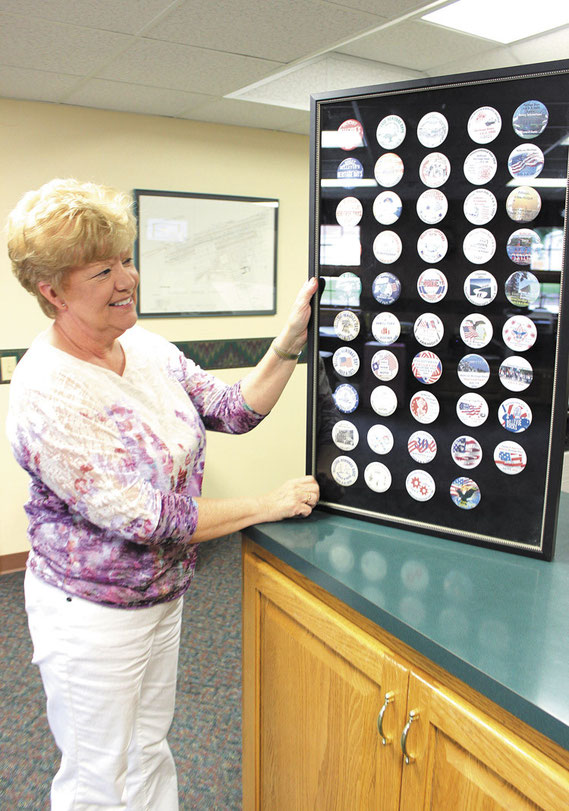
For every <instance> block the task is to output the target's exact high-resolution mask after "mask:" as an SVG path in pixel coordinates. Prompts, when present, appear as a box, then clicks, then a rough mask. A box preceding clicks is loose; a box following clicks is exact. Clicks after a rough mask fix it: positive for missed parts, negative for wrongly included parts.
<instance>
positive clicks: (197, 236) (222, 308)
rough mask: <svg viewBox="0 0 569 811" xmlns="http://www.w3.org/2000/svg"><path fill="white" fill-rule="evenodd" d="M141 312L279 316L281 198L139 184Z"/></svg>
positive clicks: (184, 315) (136, 197)
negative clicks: (277, 301)
mask: <svg viewBox="0 0 569 811" xmlns="http://www.w3.org/2000/svg"><path fill="white" fill-rule="evenodd" d="M133 197H134V203H135V213H136V217H137V220H138V235H137V240H136V245H135V262H136V266H137V268H138V270H139V273H140V285H139V294H138V302H137V308H138V314H139V316H141V317H142V318H191V317H200V316H232V315H274V314H275V313H276V290H277V238H278V209H279V201H278V199H276V198H268V197H241V196H236V195H221V194H199V193H194V192H178V191H159V190H153V189H134V191H133Z"/></svg>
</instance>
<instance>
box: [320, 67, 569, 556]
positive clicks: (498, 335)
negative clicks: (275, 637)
mask: <svg viewBox="0 0 569 811" xmlns="http://www.w3.org/2000/svg"><path fill="white" fill-rule="evenodd" d="M534 102H539V104H534ZM492 111H493V112H492ZM496 112H497V113H498V116H495V115H494V113H496ZM432 113H436V114H437V115H435V116H434V117H433V116H431V115H430V114H432ZM441 116H442V118H441ZM514 116H515V122H516V123H515V126H514ZM498 119H500V121H498ZM401 122H403V125H404V126H402V125H401ZM445 122H446V128H447V129H446V134H445ZM380 123H381V127H380V126H379V125H380ZM378 128H379V137H380V139H381V142H380V140H378ZM441 138H442V140H440V139H441ZM310 140H311V149H310V161H311V165H310V175H311V190H310V194H311V197H310V246H309V251H310V275H311V276H313V275H316V276H319V277H320V280H321V282H320V298H319V300H318V302H317V303H316V304H315V306H314V308H313V318H312V322H311V327H310V331H309V346H308V420H307V454H306V457H307V472H309V473H311V474H313V475H314V476H316V478H317V479H318V481H319V483H320V488H321V502H320V507H321V508H323V509H325V510H328V511H331V512H338V513H342V514H347V515H353V516H354V517H358V518H363V519H366V520H370V521H376V522H380V523H387V524H391V525H395V526H399V527H401V528H406V529H410V530H413V531H418V532H423V533H427V534H434V535H437V536H441V537H446V538H450V539H452V540H456V541H460V542H463V543H469V544H473V545H478V546H485V547H489V548H493V549H500V550H503V551H506V552H512V553H517V554H523V555H528V556H531V557H537V558H542V559H545V560H551V559H552V557H553V554H554V542H555V531H556V523H557V510H558V503H559V492H560V484H561V474H562V468H563V453H564V448H565V435H566V426H567V413H568V408H567V405H568V390H567V379H568V374H567V366H568V350H569V328H568V324H567V314H566V313H565V312H564V309H566V308H564V301H565V298H566V295H567V291H566V278H565V276H566V275H565V273H564V268H565V267H567V258H568V247H567V239H566V222H565V211H566V207H567V176H568V171H567V151H568V150H567V145H568V144H569V61H567V60H563V61H557V62H548V63H540V64H536V65H527V66H521V67H516V68H510V69H500V70H492V71H481V72H475V73H467V74H459V75H453V76H443V77H434V78H428V79H420V80H413V81H406V82H398V83H394V84H389V85H381V86H371V87H363V88H355V89H349V90H344V91H340V92H334V93H321V94H317V95H313V96H312V100H311V136H310ZM398 141H399V142H398ZM393 144H395V146H393ZM536 147H537V150H536V149H535V148H536ZM539 150H541V154H542V156H543V161H542V160H541V158H540V157H539V155H540V152H539ZM474 152H478V153H479V154H477V155H476V156H474V155H473V154H472V153H474ZM488 152H489V153H490V155H488V154H486V153H488ZM434 153H439V154H442V155H443V157H444V158H446V163H445V161H444V160H443V159H442V158H439V157H437V156H436V155H435V154H434ZM482 153H484V154H482ZM385 155H388V156H393V155H395V158H393V157H388V158H384V156H385ZM380 158H381V160H380ZM378 161H379V163H378ZM358 164H359V166H358ZM540 164H541V168H540ZM341 165H342V166H341ZM401 170H402V176H400V175H401ZM532 172H533V173H536V172H537V174H533V175H532V174H531V173H532ZM393 181H395V182H393ZM527 188H529V189H530V191H529V192H528V191H526V189H527ZM480 190H485V191H487V192H490V195H488V194H486V193H484V194H482V195H480ZM425 192H442V194H443V195H444V198H445V199H444V200H443V199H442V198H441V197H440V195H439V194H428V195H425V196H424V193H425ZM474 192H478V193H477V194H471V193H474ZM394 193H395V195H394ZM469 196H470V197H469ZM492 196H493V198H494V201H495V203H492ZM395 197H398V198H399V203H398V202H397V200H396V199H395ZM467 197H469V205H468V206H467V211H468V218H467V215H466V214H465V209H464V204H465V201H466V198H467ZM346 198H351V200H348V202H347V203H342V206H341V207H340V209H338V205H339V204H340V202H341V201H343V200H345V199H346ZM378 198H380V199H378ZM354 199H355V201H356V202H355V203H354V202H353V201H354ZM376 200H377V202H376ZM445 201H446V206H447V208H446V213H445ZM418 203H419V209H420V211H419V209H418V207H417V205H418ZM494 204H495V211H494V213H492V212H493V210H494ZM374 206H375V209H374ZM374 210H375V211H376V213H377V217H380V218H381V221H380V220H379V219H377V217H376V214H374ZM536 212H537V213H536ZM437 217H438V218H439V219H436V218H437ZM488 217H489V219H486V218H488ZM520 217H521V218H522V219H519V218H520ZM529 217H531V219H528V218H529ZM358 218H359V219H358ZM520 229H523V230H524V231H530V232H532V234H530V235H528V234H518V233H515V232H518V231H520ZM427 231H437V232H439V233H438V234H432V233H429V234H426V233H425V232H427ZM474 231H476V233H475V234H474V233H472V232H474ZM386 232H389V233H387V234H386ZM440 232H442V234H443V237H441V236H440ZM394 235H395V236H394ZM378 238H379V239H378ZM445 243H446V245H445ZM425 271H429V272H428V273H424V272H425ZM431 271H438V273H437V272H434V273H431ZM441 273H442V275H443V279H441V276H440V274H441ZM382 274H388V275H387V276H383V275H382ZM389 274H391V276H394V277H395V280H393V279H392V278H390V276H389ZM472 274H474V276H472ZM380 275H382V278H381V279H378V277H379V276H380ZM419 277H421V284H420V285H418V280H419ZM492 279H493V281H492ZM323 280H324V281H323ZM467 280H468V281H467ZM398 285H399V290H398ZM419 287H420V288H421V290H419ZM374 289H375V294H374V293H373V291H374ZM441 293H442V294H443V296H442V298H438V299H437V296H440V295H441ZM467 294H468V297H467ZM386 314H387V315H386ZM392 316H393V317H394V318H395V320H396V322H397V323H395V322H394V321H393V318H392ZM427 316H436V318H429V317H427ZM481 316H483V317H481ZM512 319H513V320H512ZM397 325H398V326H397ZM390 330H392V332H390ZM398 330H399V335H397V331H398ZM354 333H355V334H354ZM378 338H379V339H380V340H378ZM392 339H393V340H392ZM385 341H387V343H385ZM466 341H468V342H469V343H466ZM338 350H340V351H338ZM350 350H353V353H352V352H350ZM378 352H379V353H381V354H380V355H376V353H378ZM385 352H388V353H390V354H391V355H392V356H394V358H395V360H394V359H393V357H389V356H388V355H386V354H385ZM433 355H434V356H435V357H434V358H433ZM471 356H476V357H475V358H473V357H471ZM374 358H375V360H374ZM520 358H521V360H519V359H520ZM479 359H480V360H479ZM372 362H373V365H374V368H375V370H376V371H375V372H374V371H372ZM358 363H359V366H358ZM395 367H397V371H396V374H395V376H394V377H392V378H391V379H388V378H389V376H390V375H393V371H394V369H395ZM441 367H442V374H441ZM354 369H355V371H354ZM459 372H460V376H459ZM380 375H381V377H380ZM528 380H529V381H530V382H529V383H528ZM340 386H347V387H348V388H343V389H341V390H340V391H338V389H339V387H340ZM506 386H508V387H506ZM378 388H381V391H379V392H378V391H377V389H378ZM387 390H389V391H387ZM372 392H373V394H374V406H375V407H374V406H372V404H371V402H372ZM425 392H426V395H424V393H425ZM465 395H467V396H465ZM473 395H474V396H473ZM433 398H434V400H433ZM459 401H460V402H459ZM394 403H395V405H394ZM392 409H394V410H392ZM412 409H413V410H412ZM413 412H414V413H413ZM433 415H434V418H433ZM485 415H486V416H485ZM417 416H419V417H420V418H421V420H424V421H421V422H419V421H417ZM466 419H468V420H469V421H470V422H468V423H466V422H465V420H466ZM427 420H428V421H427ZM338 423H348V426H345V425H338ZM376 425H379V426H380V427H379V428H378V429H373V431H372V432H371V434H370V429H371V428H372V426H376ZM350 426H351V427H350ZM385 428H387V429H389V430H388V431H385ZM389 434H391V439H390V437H389ZM424 434H427V437H425V436H424ZM368 436H369V437H370V441H372V445H373V447H372V445H370V441H368ZM429 436H430V439H428V437H429ZM333 437H335V439H334V438H333ZM431 440H432V441H431ZM459 440H461V441H460V442H459ZM462 440H464V441H462ZM471 440H472V441H471ZM338 443H339V444H338ZM390 444H391V447H390ZM374 448H375V450H374ZM411 452H412V453H413V456H412V455H411ZM433 452H434V455H433ZM340 457H343V458H341V459H340ZM459 463H460V464H459ZM467 465H468V466H467ZM333 471H334V472H333ZM511 471H515V473H512V472H511ZM419 474H420V475H419ZM425 474H429V476H430V480H429V476H426V475H425ZM368 482H369V484H368ZM372 487H373V488H374V489H372ZM419 497H420V499H421V500H419Z"/></svg>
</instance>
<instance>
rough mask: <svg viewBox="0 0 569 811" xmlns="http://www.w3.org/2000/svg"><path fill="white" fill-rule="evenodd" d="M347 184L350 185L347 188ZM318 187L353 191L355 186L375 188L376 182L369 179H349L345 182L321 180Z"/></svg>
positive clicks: (331, 179) (332, 179)
mask: <svg viewBox="0 0 569 811" xmlns="http://www.w3.org/2000/svg"><path fill="white" fill-rule="evenodd" d="M348 183H349V184H350V185H349V186H348V185H347V184H348ZM320 185H321V186H322V188H324V187H329V188H338V189H355V188H356V186H357V187H360V186H377V181H376V180H373V178H371V177H351V178H349V179H348V178H346V179H345V180H334V178H330V179H329V180H321V181H320Z"/></svg>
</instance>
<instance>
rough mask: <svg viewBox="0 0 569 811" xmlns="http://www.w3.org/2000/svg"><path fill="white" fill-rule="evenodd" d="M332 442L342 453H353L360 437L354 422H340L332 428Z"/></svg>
mask: <svg viewBox="0 0 569 811" xmlns="http://www.w3.org/2000/svg"><path fill="white" fill-rule="evenodd" d="M332 440H333V442H334V444H335V445H336V446H337V447H338V448H340V450H341V451H353V450H354V448H355V447H356V445H357V444H358V442H359V441H360V435H359V432H358V429H357V428H356V426H355V425H354V423H353V422H349V421H348V420H339V421H338V422H337V423H336V424H335V425H334V427H333V428H332Z"/></svg>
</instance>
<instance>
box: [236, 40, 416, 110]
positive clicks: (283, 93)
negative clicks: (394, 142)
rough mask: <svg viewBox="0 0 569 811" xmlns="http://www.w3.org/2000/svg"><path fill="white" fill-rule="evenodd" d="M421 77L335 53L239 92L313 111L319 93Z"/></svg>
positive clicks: (242, 96) (270, 102)
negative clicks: (311, 106) (312, 107)
mask: <svg viewBox="0 0 569 811" xmlns="http://www.w3.org/2000/svg"><path fill="white" fill-rule="evenodd" d="M419 76H420V74H419V73H417V72H416V71H410V70H407V69H406V68H396V67H394V66H393V65H384V64H382V63H380V62H372V61H371V60H369V59H355V58H354V57H351V56H346V55H345V54H341V53H334V52H332V53H328V54H325V55H324V56H321V57H318V58H317V59H314V60H311V61H309V62H306V63H300V64H299V65H297V66H296V67H294V68H290V69H287V70H285V71H283V72H282V73H280V74H277V75H276V76H274V77H273V78H271V79H269V80H268V81H266V82H261V83H259V84H258V85H257V86H253V87H251V88H245V89H244V90H243V91H242V92H240V93H239V98H244V99H249V100H251V101H259V102H265V103H266V104H281V105H283V106H286V107H296V108H297V109H304V110H309V109H310V96H311V95H312V94H315V93H326V92H331V91H333V90H345V89H348V88H353V87H363V86H366V85H377V84H384V83H386V82H397V81H402V80H404V79H416V78H418V77H419Z"/></svg>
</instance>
